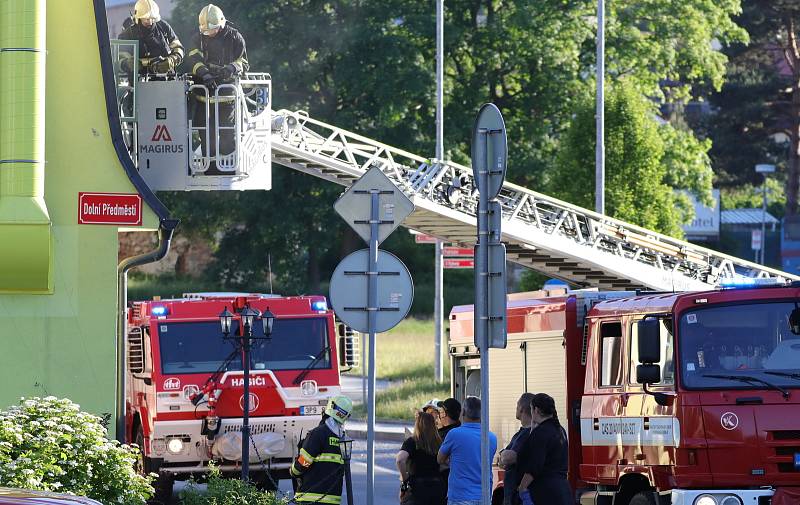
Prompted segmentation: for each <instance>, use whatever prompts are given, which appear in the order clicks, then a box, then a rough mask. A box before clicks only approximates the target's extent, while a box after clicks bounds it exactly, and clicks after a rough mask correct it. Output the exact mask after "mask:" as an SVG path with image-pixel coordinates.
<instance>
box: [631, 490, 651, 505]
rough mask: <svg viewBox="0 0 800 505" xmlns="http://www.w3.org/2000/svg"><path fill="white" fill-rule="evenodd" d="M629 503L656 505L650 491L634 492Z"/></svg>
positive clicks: (634, 504) (633, 504)
mask: <svg viewBox="0 0 800 505" xmlns="http://www.w3.org/2000/svg"><path fill="white" fill-rule="evenodd" d="M629 505H656V500H655V497H654V496H653V492H652V491H644V492H641V493H637V494H635V495H634V496H633V498H631V501H630V502H629Z"/></svg>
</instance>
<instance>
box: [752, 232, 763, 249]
mask: <svg viewBox="0 0 800 505" xmlns="http://www.w3.org/2000/svg"><path fill="white" fill-rule="evenodd" d="M750 249H752V250H754V251H760V250H761V230H751V232H750Z"/></svg>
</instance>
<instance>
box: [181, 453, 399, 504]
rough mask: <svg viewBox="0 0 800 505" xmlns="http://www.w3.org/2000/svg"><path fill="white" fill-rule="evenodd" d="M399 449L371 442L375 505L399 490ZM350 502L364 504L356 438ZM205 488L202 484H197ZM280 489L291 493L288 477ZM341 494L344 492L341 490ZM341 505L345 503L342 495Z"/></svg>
mask: <svg viewBox="0 0 800 505" xmlns="http://www.w3.org/2000/svg"><path fill="white" fill-rule="evenodd" d="M399 450H400V443H399V442H375V504H376V505H380V504H385V503H397V495H398V491H399V489H400V476H399V474H398V473H397V468H395V464H394V457H395V455H396V454H397V451H399ZM350 467H351V469H352V472H353V505H366V503H367V442H366V440H356V441H355V442H354V443H353V460H352V462H351V466H350ZM184 486H185V483H184V482H176V483H175V488H174V496H173V503H179V500H178V496H177V494H178V493H179V492H180V490H181V489H183V488H184ZM198 487H199V488H201V489H204V488H205V484H202V485H199V486H198ZM280 491H281V492H282V493H285V494H286V495H288V496H291V494H292V483H291V482H290V481H288V480H282V481H281V482H280ZM343 494H344V493H343ZM342 504H343V505H345V504H347V500H346V498H344V497H343V498H342Z"/></svg>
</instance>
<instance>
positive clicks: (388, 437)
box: [345, 420, 414, 442]
mask: <svg viewBox="0 0 800 505" xmlns="http://www.w3.org/2000/svg"><path fill="white" fill-rule="evenodd" d="M345 429H346V430H347V434H348V435H350V437H351V438H354V439H357V440H366V439H367V423H366V422H365V421H360V420H355V421H353V420H351V421H348V422H347V424H346V425H345ZM413 430H414V426H413V425H412V424H410V423H405V422H401V421H380V422H377V423H375V440H379V441H381V442H402V441H404V440H405V439H406V438H408V437H410V436H411V433H412V432H413Z"/></svg>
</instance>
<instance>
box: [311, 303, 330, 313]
mask: <svg viewBox="0 0 800 505" xmlns="http://www.w3.org/2000/svg"><path fill="white" fill-rule="evenodd" d="M311 310H318V311H320V312H324V311H326V310H328V302H326V301H325V300H316V301H313V302H311Z"/></svg>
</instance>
